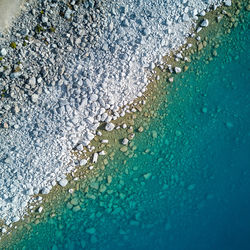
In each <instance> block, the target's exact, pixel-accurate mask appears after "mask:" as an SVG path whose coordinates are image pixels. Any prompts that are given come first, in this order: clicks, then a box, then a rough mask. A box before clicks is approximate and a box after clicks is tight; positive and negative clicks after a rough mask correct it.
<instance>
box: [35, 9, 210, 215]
mask: <svg viewBox="0 0 250 250" xmlns="http://www.w3.org/2000/svg"><path fill="white" fill-rule="evenodd" d="M209 14H211V13H209ZM211 15H212V14H211ZM205 32H206V31H205ZM201 34H202V33H201ZM195 48H196V49H197V47H195ZM191 50H193V49H191ZM173 63H176V62H175V61H174V62H173ZM173 63H171V64H173ZM177 64H178V63H177ZM183 66H184V65H183ZM158 70H159V71H160V68H159V69H158ZM169 73H170V72H169ZM154 77H156V75H155V76H154ZM167 77H168V78H169V77H170V75H169V76H167ZM164 78H165V77H164ZM164 78H163V79H162V80H163V81H164ZM170 84H171V83H170ZM152 85H157V86H158V85H160V84H157V83H152ZM152 89H153V90H155V86H152ZM149 91H150V90H149ZM149 96H150V95H149ZM155 96H156V95H155ZM146 106H147V104H146V105H144V107H143V108H146ZM150 107H152V106H151V105H150ZM121 119H122V118H121ZM131 120H132V119H131ZM117 122H119V121H118V120H117ZM132 132H133V131H132ZM111 133H115V132H111ZM108 135H109V133H107V136H108ZM112 145H115V143H112ZM116 145H121V144H120V142H119V141H118V140H117V142H116ZM111 148H112V147H111ZM92 154H93V152H92V153H91V155H92ZM85 169H86V168H85ZM86 171H88V170H86ZM92 171H93V170H92ZM91 173H94V171H93V172H91ZM75 177H76V176H75ZM89 177H90V176H89ZM69 184H70V185H71V184H72V185H73V183H71V182H70V183H69ZM68 188H69V187H68V186H66V187H65V188H64V189H65V190H66V189H68ZM56 189H57V190H59V189H58V188H56ZM60 190H61V188H60ZM55 192H56V191H55ZM59 192H60V191H59ZM54 194H55V193H54ZM54 194H53V190H52V193H51V194H49V195H48V196H47V197H48V199H49V196H50V195H51V196H53V195H54ZM31 216H32V215H31Z"/></svg>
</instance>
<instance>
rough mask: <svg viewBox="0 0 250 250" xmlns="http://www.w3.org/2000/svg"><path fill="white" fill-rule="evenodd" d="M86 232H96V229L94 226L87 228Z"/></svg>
mask: <svg viewBox="0 0 250 250" xmlns="http://www.w3.org/2000/svg"><path fill="white" fill-rule="evenodd" d="M85 232H86V233H88V234H95V233H96V229H95V228H94V227H91V228H87V229H86V231H85Z"/></svg>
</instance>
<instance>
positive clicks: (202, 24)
mask: <svg viewBox="0 0 250 250" xmlns="http://www.w3.org/2000/svg"><path fill="white" fill-rule="evenodd" d="M208 24H209V21H208V20H207V19H204V20H203V21H202V23H201V27H207V26H208Z"/></svg>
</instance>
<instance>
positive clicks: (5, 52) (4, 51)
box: [1, 48, 7, 56]
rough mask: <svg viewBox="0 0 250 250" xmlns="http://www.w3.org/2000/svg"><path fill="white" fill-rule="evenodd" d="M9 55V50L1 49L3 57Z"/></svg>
mask: <svg viewBox="0 0 250 250" xmlns="http://www.w3.org/2000/svg"><path fill="white" fill-rule="evenodd" d="M6 55H7V50H6V49H5V48H2V49H1V56H6Z"/></svg>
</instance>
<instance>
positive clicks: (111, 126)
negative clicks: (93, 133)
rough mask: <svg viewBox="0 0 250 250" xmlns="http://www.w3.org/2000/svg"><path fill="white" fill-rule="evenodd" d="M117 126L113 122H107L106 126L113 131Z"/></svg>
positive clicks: (107, 129) (106, 128)
mask: <svg viewBox="0 0 250 250" xmlns="http://www.w3.org/2000/svg"><path fill="white" fill-rule="evenodd" d="M114 128H115V125H114V124H113V123H111V122H110V123H107V124H106V126H105V130H106V131H112V130H113V129H114Z"/></svg>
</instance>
